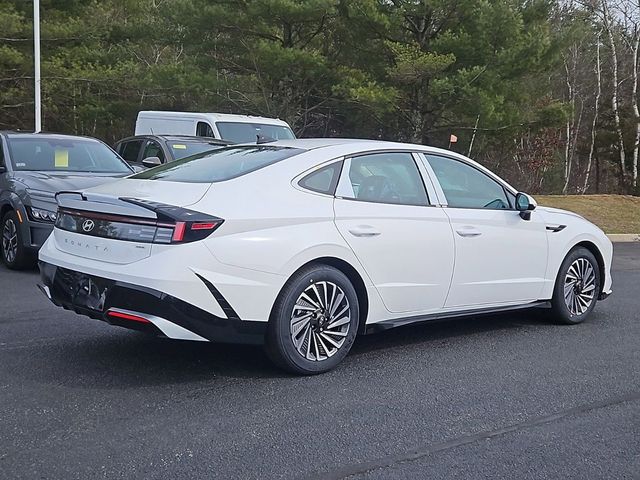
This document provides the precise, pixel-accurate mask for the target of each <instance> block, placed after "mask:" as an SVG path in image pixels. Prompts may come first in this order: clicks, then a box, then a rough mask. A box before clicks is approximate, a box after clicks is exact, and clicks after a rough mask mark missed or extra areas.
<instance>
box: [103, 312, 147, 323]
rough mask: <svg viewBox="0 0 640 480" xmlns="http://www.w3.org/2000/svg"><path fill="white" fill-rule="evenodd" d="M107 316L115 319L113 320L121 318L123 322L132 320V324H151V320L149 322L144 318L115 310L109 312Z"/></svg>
mask: <svg viewBox="0 0 640 480" xmlns="http://www.w3.org/2000/svg"><path fill="white" fill-rule="evenodd" d="M107 316H109V317H113V318H119V319H122V320H131V321H132V322H140V323H151V322H150V321H149V320H147V319H146V318H144V317H140V316H138V315H132V314H130V313H124V312H117V311H114V310H109V311H108V312H107Z"/></svg>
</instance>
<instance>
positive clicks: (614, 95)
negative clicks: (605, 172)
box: [601, 0, 626, 186]
mask: <svg viewBox="0 0 640 480" xmlns="http://www.w3.org/2000/svg"><path fill="white" fill-rule="evenodd" d="M601 6H602V26H603V28H604V30H605V32H606V34H607V38H608V39H609V47H610V49H611V64H612V65H611V67H612V75H613V79H612V82H613V88H612V91H611V109H612V111H613V118H614V121H615V126H616V135H617V138H618V155H619V161H620V164H619V166H620V182H621V183H622V185H623V186H624V185H625V184H626V181H625V174H626V168H625V163H626V156H625V151H624V136H623V134H622V124H621V123H622V122H621V121H620V106H619V103H618V93H619V91H620V83H619V80H618V77H619V73H618V72H619V67H618V46H617V44H616V40H615V36H614V22H613V19H612V18H611V12H610V9H609V5H608V3H607V0H602V3H601Z"/></svg>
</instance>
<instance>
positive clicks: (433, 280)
mask: <svg viewBox="0 0 640 480" xmlns="http://www.w3.org/2000/svg"><path fill="white" fill-rule="evenodd" d="M427 186H428V187H429V188H428V189H427V188H425V183H424V182H423V176H422V175H421V168H420V167H419V166H418V163H417V162H416V159H415V157H414V155H413V154H412V153H411V152H381V153H369V154H366V155H359V156H354V157H352V158H347V159H345V162H344V167H343V169H342V174H341V177H340V181H339V183H338V187H337V190H336V200H335V204H334V205H335V207H334V208H335V222H336V226H337V227H338V230H339V231H340V233H341V235H342V236H343V237H344V239H345V241H346V242H347V243H348V244H349V246H350V247H351V248H352V250H353V251H354V253H355V255H356V256H357V257H358V259H359V260H360V263H361V264H362V265H363V267H364V269H365V270H366V271H367V274H368V275H369V277H370V278H371V280H372V281H373V283H374V285H375V287H376V289H377V290H378V292H379V293H380V296H381V298H382V299H383V301H384V304H385V306H386V307H387V309H388V310H389V311H391V312H406V313H410V312H415V313H421V312H428V311H433V310H438V309H440V308H442V307H443V305H444V302H445V299H446V296H447V291H448V289H449V285H450V282H451V276H452V273H453V262H454V248H453V238H452V236H453V234H452V231H451V227H450V224H449V219H448V218H447V216H446V214H445V213H444V211H443V209H442V208H440V207H438V206H435V205H433V204H432V202H431V201H430V196H429V194H428V190H430V191H431V195H432V196H435V194H434V191H433V190H432V187H431V185H430V184H427Z"/></svg>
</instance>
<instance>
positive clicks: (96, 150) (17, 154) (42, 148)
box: [7, 135, 131, 173]
mask: <svg viewBox="0 0 640 480" xmlns="http://www.w3.org/2000/svg"><path fill="white" fill-rule="evenodd" d="M7 140H8V144H9V153H10V156H11V163H12V165H13V169H14V170H27V171H47V172H50V171H55V172H94V173H131V169H130V168H129V166H128V165H127V164H126V163H125V161H124V160H122V159H121V158H120V157H119V156H118V155H117V154H116V153H115V152H114V151H113V150H111V149H110V148H109V147H107V146H106V145H105V144H103V143H102V142H99V141H97V140H91V139H89V138H56V137H45V136H37V135H34V136H29V137H12V136H10V137H8V139H7Z"/></svg>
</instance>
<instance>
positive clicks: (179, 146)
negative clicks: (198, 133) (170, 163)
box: [167, 141, 224, 160]
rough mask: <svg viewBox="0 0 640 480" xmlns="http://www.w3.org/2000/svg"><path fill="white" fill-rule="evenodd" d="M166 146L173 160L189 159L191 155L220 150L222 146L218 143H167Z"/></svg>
mask: <svg viewBox="0 0 640 480" xmlns="http://www.w3.org/2000/svg"><path fill="white" fill-rule="evenodd" d="M167 145H168V146H169V148H170V149H171V152H172V153H173V158H175V159H176V160H180V159H181V158H186V157H190V156H191V155H196V154H198V153H203V152H208V151H209V150H215V149H216V148H222V147H223V146H224V145H220V144H219V143H208V142H180V141H167Z"/></svg>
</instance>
